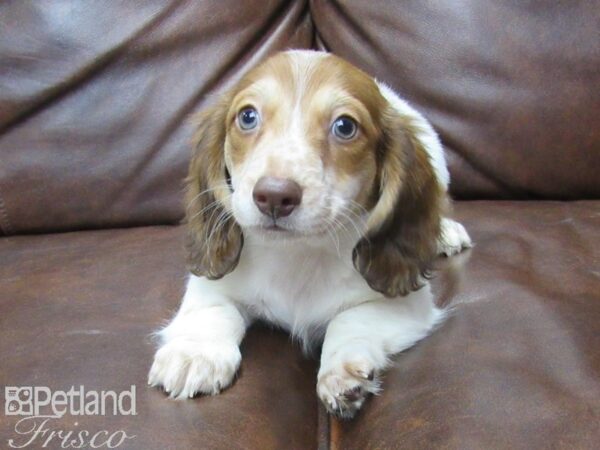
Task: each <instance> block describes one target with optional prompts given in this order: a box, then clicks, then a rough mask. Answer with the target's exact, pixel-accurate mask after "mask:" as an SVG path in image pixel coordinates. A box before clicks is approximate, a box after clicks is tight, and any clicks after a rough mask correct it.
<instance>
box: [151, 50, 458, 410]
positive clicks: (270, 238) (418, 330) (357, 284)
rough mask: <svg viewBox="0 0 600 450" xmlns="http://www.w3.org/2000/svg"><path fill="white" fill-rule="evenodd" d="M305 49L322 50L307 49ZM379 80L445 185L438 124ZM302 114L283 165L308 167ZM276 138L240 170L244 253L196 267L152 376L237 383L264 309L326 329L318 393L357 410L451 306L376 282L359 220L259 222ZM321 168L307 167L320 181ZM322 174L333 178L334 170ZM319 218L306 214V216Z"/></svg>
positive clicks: (320, 331)
mask: <svg viewBox="0 0 600 450" xmlns="http://www.w3.org/2000/svg"><path fill="white" fill-rule="evenodd" d="M311 55H312V56H311ZM297 57H298V58H301V59H305V58H309V59H310V58H311V57H314V58H317V57H319V58H320V57H322V54H320V53H316V52H301V53H299V54H298V55H297ZM379 86H380V89H381V92H382V94H383V95H384V96H385V98H387V99H388V101H390V102H391V103H392V104H393V105H395V106H396V107H397V108H398V109H399V110H401V112H402V113H403V114H404V115H407V116H409V117H411V118H412V120H413V121H414V122H415V124H416V125H417V126H418V128H419V129H420V130H421V131H420V133H419V136H418V137H419V138H420V139H422V141H423V142H424V144H425V147H426V148H427V149H428V151H429V152H430V153H429V154H430V157H431V161H432V163H433V165H434V167H435V173H436V175H437V177H438V179H439V182H440V183H441V184H442V185H443V186H444V187H447V185H448V182H449V176H448V171H447V169H446V166H445V160H444V156H443V150H442V147H441V145H440V143H439V140H438V138H437V135H436V134H435V132H434V131H433V129H432V128H431V126H430V125H429V124H428V123H427V121H426V120H425V119H424V118H423V117H422V116H421V115H420V114H419V113H417V112H416V111H415V110H414V109H412V108H411V107H410V106H408V104H406V103H405V102H403V101H402V100H401V99H399V98H398V97H397V96H396V94H394V93H393V92H392V91H391V90H390V89H389V88H388V87H386V86H384V85H382V84H379ZM294 114H295V117H294V118H293V121H292V123H291V124H290V127H289V130H288V131H287V132H286V134H285V135H283V136H282V137H281V143H282V145H283V144H284V143H285V145H286V147H289V146H291V147H292V150H290V151H289V152H287V153H286V154H287V155H289V156H287V157H288V158H290V160H289V161H286V162H285V166H286V167H290V168H291V169H290V170H292V171H295V172H294V173H295V175H297V176H302V173H303V172H302V170H303V166H305V165H306V164H309V163H307V162H306V161H307V159H308V158H310V154H309V152H307V151H306V150H305V147H306V145H307V144H306V142H305V137H304V136H303V134H302V127H301V121H302V117H301V111H299V110H296V112H295V113H294ZM273 148H275V149H277V148H278V147H271V148H265V149H258V151H257V152H256V155H255V156H254V158H251V159H250V161H248V163H247V165H246V167H244V168H243V169H242V171H241V172H243V173H234V174H232V175H233V183H234V187H235V192H236V194H237V195H238V197H237V198H236V197H235V196H234V198H233V202H232V204H233V209H234V213H236V214H235V215H236V219H239V220H238V222H240V223H241V225H242V227H243V228H244V238H245V241H244V246H243V249H242V253H241V257H240V260H239V263H238V265H237V267H236V268H235V269H234V270H233V272H231V273H230V274H228V275H226V276H225V277H223V278H221V279H219V280H213V281H211V280H208V279H205V278H198V277H196V276H193V275H192V276H190V278H189V280H188V284H187V290H186V293H185V296H184V298H183V303H182V305H181V308H180V310H179V312H178V313H177V315H176V316H175V317H174V319H173V320H172V321H171V323H170V324H169V325H168V326H167V327H166V328H165V329H163V330H162V331H161V332H160V333H159V334H160V337H161V338H162V347H161V348H160V349H159V350H158V352H157V353H156V357H155V360H154V364H153V365H152V368H151V370H150V375H149V383H150V384H151V385H160V386H163V388H164V390H165V391H167V392H168V393H169V394H170V395H171V396H172V397H175V398H187V397H191V396H193V395H195V394H196V393H205V394H216V393H218V392H219V391H220V390H221V389H223V388H225V387H227V386H228V385H229V384H231V382H232V380H233V378H234V376H235V372H236V371H237V368H238V367H239V364H240V359H241V356H240V352H239V344H240V342H241V340H242V338H243V336H244V333H245V330H246V328H247V326H248V325H249V324H250V323H251V322H252V321H253V320H255V319H263V320H266V321H267V322H270V323H272V324H275V325H277V326H279V327H281V328H283V329H285V330H287V331H289V332H290V333H291V334H292V335H293V336H294V337H296V338H298V339H299V340H300V341H301V342H302V343H303V345H304V346H305V348H310V347H311V345H312V344H313V343H319V342H321V341H322V340H323V338H324V341H323V350H322V355H321V367H320V370H319V374H318V381H317V393H318V395H319V397H320V398H321V400H322V401H323V402H324V404H325V405H326V407H327V408H328V409H329V410H330V411H332V412H336V413H338V414H340V415H342V416H345V417H350V416H352V415H353V413H354V412H355V411H356V410H357V409H358V408H359V407H360V406H361V405H362V403H363V401H364V398H365V396H366V395H367V394H368V393H371V392H377V390H378V389H379V382H378V378H377V374H378V373H379V372H380V371H381V370H383V369H384V368H385V367H387V365H388V364H389V358H390V356H391V355H393V354H395V353H397V352H400V351H402V350H404V349H406V348H409V347H410V346H412V345H413V344H415V343H416V342H417V341H419V340H420V339H422V338H423V337H425V336H426V335H427V334H428V333H429V332H430V331H431V330H432V329H433V327H435V325H436V324H438V323H439V322H440V321H441V320H442V318H443V316H444V312H443V311H442V310H440V309H438V308H436V306H435V304H434V301H433V297H432V294H431V291H430V289H429V286H426V287H425V288H423V289H421V290H419V291H416V292H413V293H411V294H409V295H408V296H406V297H404V298H398V299H388V298H384V297H383V296H382V295H381V294H380V293H378V292H375V291H373V290H372V289H371V288H370V287H369V286H368V284H367V283H366V281H365V280H364V279H363V278H362V276H361V275H360V274H359V273H358V272H357V271H356V270H355V268H354V266H353V264H352V250H353V248H354V246H355V244H356V242H357V240H358V238H359V232H360V231H361V230H356V233H355V232H354V230H353V229H352V227H349V230H347V231H344V232H339V233H338V234H337V235H331V234H327V233H322V234H319V235H312V236H305V237H295V238H289V239H280V238H279V235H277V232H272V233H271V234H265V232H259V231H257V229H256V227H255V222H256V221H257V220H259V219H260V214H259V213H258V211H256V208H255V207H254V206H253V205H252V201H251V187H252V186H253V183H255V182H256V180H257V179H258V177H259V176H261V173H262V172H261V170H262V167H263V166H264V164H265V162H264V161H265V160H266V158H267V156H268V155H269V152H272V151H273ZM271 156H272V154H271ZM304 168H305V167H304ZM248 173H251V174H252V176H250V177H249V178H248V177H247V176H246V175H248ZM317 175H318V174H310V173H309V174H307V175H305V176H306V177H308V182H309V183H313V184H316V185H318V183H319V182H318V181H317V178H318V177H317ZM323 182H325V183H327V182H330V183H332V184H335V180H329V181H327V180H326V181H321V183H323ZM236 183H237V184H236ZM345 189H346V191H348V190H350V191H351V190H352V187H351V186H350V187H348V186H347V187H346V188H345ZM318 192H319V190H318V189H317V190H314V191H312V195H313V197H312V199H311V197H310V195H311V192H309V193H308V195H309V199H308V200H306V199H305V198H303V203H304V202H305V201H312V202H319V201H322V199H319V198H318V195H317V193H318ZM333 198H334V199H335V196H333ZM330 200H331V199H330ZM240 217H241V219H240ZM300 217H303V216H300ZM313 219H314V218H310V217H309V216H305V217H303V220H304V222H303V223H305V224H306V223H309V222H310V220H313ZM245 221H246V222H245ZM294 225H295V226H296V227H299V225H298V223H296V224H294ZM443 229H444V233H443V238H440V244H439V245H440V250H441V251H442V252H443V253H448V254H452V253H455V252H456V251H457V250H458V249H459V248H462V246H463V245H466V243H467V242H468V243H469V244H470V240H468V235H467V234H466V232H464V228H462V226H461V225H460V224H457V223H455V222H453V221H451V220H449V219H444V222H443Z"/></svg>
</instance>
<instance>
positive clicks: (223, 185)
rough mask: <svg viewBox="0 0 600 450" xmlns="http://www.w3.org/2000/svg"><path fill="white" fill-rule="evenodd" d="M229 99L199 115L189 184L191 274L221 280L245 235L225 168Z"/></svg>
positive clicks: (233, 264) (187, 214)
mask: <svg viewBox="0 0 600 450" xmlns="http://www.w3.org/2000/svg"><path fill="white" fill-rule="evenodd" d="M228 104H229V101H228V97H223V98H222V99H221V100H220V101H218V102H217V104H216V105H215V106H213V107H211V108H209V109H208V110H206V111H204V112H203V113H201V114H200V115H199V116H198V129H197V131H196V134H195V135H194V139H193V143H194V149H193V152H194V153H193V156H192V161H191V163H190V167H189V172H188V176H187V178H186V180H185V184H186V197H185V201H186V217H185V221H186V222H187V236H186V240H185V247H186V249H187V253H188V256H187V262H188V267H189V270H190V272H192V273H193V274H194V275H197V276H205V277H206V278H209V279H211V280H214V279H218V278H221V277H223V276H224V275H226V274H228V273H229V272H231V271H232V270H233V269H234V268H235V266H236V265H237V263H238V260H239V258H240V253H241V251H242V245H243V239H244V238H243V235H242V230H241V229H240V227H239V225H238V224H237V223H236V222H235V220H234V219H233V217H232V214H231V206H230V204H231V201H230V198H231V188H230V184H229V179H228V177H229V175H228V172H227V167H226V166H225V154H224V146H225V136H226V116H227V109H228Z"/></svg>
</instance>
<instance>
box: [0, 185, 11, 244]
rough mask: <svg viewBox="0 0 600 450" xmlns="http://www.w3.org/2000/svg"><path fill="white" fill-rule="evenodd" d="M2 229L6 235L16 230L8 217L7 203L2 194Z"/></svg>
mask: <svg viewBox="0 0 600 450" xmlns="http://www.w3.org/2000/svg"><path fill="white" fill-rule="evenodd" d="M0 229H2V232H3V233H4V234H6V235H9V234H13V232H14V230H13V227H12V225H11V223H10V220H9V218H8V211H7V210H6V203H4V200H3V199H2V194H0Z"/></svg>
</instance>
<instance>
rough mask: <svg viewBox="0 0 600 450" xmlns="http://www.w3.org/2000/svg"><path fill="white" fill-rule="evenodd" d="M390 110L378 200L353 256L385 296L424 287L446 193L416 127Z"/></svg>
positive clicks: (381, 151)
mask: <svg viewBox="0 0 600 450" xmlns="http://www.w3.org/2000/svg"><path fill="white" fill-rule="evenodd" d="M413 119H414V118H412V117H410V115H404V114H401V113H400V112H398V111H397V110H396V109H394V108H393V107H391V106H390V107H389V108H388V109H387V110H386V111H385V112H384V114H383V116H382V129H383V133H382V140H381V143H380V148H379V153H378V173H379V179H378V181H377V185H376V187H375V188H376V189H378V194H379V195H378V199H377V203H376V204H375V207H374V208H373V210H372V211H371V214H370V216H369V218H368V221H367V233H366V238H364V239H362V240H361V241H359V242H358V244H357V245H356V247H355V248H354V252H353V260H354V266H355V267H356V269H357V270H358V271H359V272H360V273H361V274H362V276H363V277H364V278H365V280H366V281H367V283H368V284H369V286H371V288H372V289H374V290H375V291H378V292H381V293H382V294H384V295H385V296H387V297H396V296H398V295H407V294H408V293H410V292H411V291H414V290H417V289H419V288H421V287H422V286H423V285H424V280H425V279H427V278H429V277H430V272H429V269H430V265H431V262H432V261H433V259H434V257H435V256H436V242H437V237H438V235H439V232H440V219H441V214H442V209H443V208H444V206H445V198H446V196H445V189H444V188H443V187H442V186H441V185H440V183H439V182H438V180H437V179H436V175H435V172H434V169H433V166H432V164H431V161H430V158H429V154H428V153H427V150H426V147H425V145H426V143H425V142H424V141H423V139H422V136H423V134H422V133H421V132H422V130H421V129H420V128H419V123H418V122H417V121H415V120H413Z"/></svg>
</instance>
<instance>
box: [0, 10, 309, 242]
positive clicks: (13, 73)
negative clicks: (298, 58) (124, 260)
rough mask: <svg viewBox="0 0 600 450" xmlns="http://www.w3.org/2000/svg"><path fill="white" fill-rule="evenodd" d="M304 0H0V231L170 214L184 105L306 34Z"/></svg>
mask: <svg viewBox="0 0 600 450" xmlns="http://www.w3.org/2000/svg"><path fill="white" fill-rule="evenodd" d="M304 6H305V5H304V4H303V2H291V3H290V2H286V1H281V0H271V1H266V2H263V1H250V2H248V1H246V2H241V3H240V2H238V1H235V0H226V1H222V0H202V1H191V0H185V1H180V0H169V1H162V0H161V1H148V2H142V3H139V4H138V3H135V4H132V3H130V2H115V1H112V0H108V1H107V0H88V1H77V2H64V1H58V0H46V1H42V2H39V1H35V0H33V1H28V0H23V1H17V2H1V3H0V232H3V233H4V234H16V233H22V232H39V231H56V230H71V229H82V228H103V227H114V226H124V225H128V226H131V225H139V224H165V223H175V222H177V221H178V220H179V219H180V218H181V217H182V214H183V206H182V204H181V200H180V198H181V187H182V184H181V182H182V179H183V177H184V176H185V173H186V171H187V164H188V161H189V156H190V154H191V151H190V145H189V140H190V136H191V133H192V125H191V123H190V120H189V116H190V114H191V113H192V112H194V111H198V110H200V109H202V107H203V106H204V105H205V104H206V102H208V101H210V99H209V97H210V95H211V94H214V93H215V92H219V91H221V90H223V89H226V88H227V86H230V85H231V83H232V82H233V81H234V80H235V79H236V78H237V77H239V76H240V75H241V73H242V72H243V71H244V70H246V69H247V68H248V67H250V66H252V65H254V64H256V63H257V62H258V61H260V60H261V59H263V58H265V57H266V56H267V55H269V54H271V53H273V52H275V51H277V50H282V49H284V48H287V47H308V46H310V45H311V43H312V28H311V22H310V20H309V17H308V9H307V8H305V7H304Z"/></svg>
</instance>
